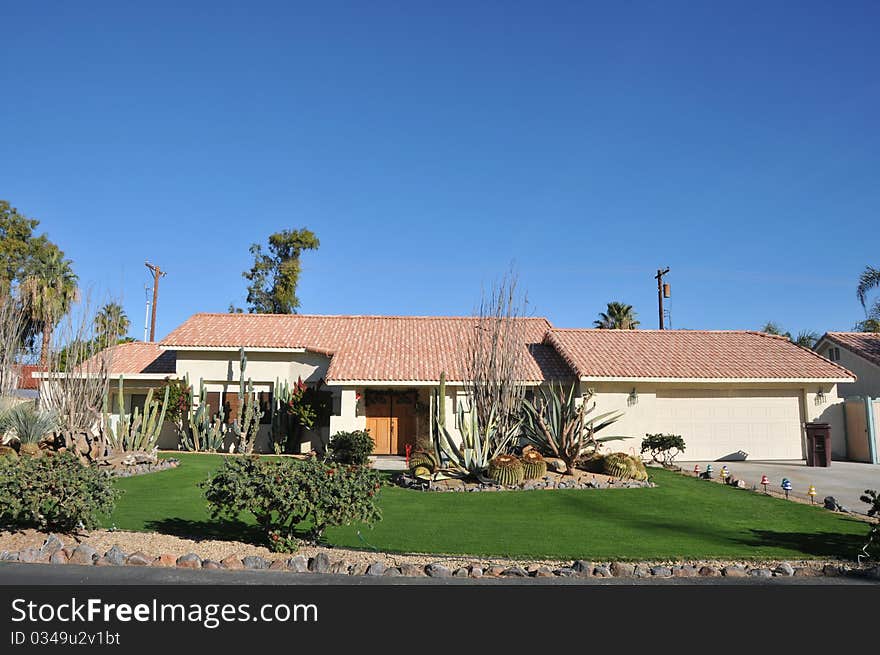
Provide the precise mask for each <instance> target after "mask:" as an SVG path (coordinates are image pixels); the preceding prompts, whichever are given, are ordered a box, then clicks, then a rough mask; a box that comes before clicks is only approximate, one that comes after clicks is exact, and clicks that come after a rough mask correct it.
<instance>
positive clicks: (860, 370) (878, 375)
mask: <svg viewBox="0 0 880 655" xmlns="http://www.w3.org/2000/svg"><path fill="white" fill-rule="evenodd" d="M815 350H816V352H818V353H819V354H820V355H822V356H823V357H825V358H827V359H829V360H831V361H833V362H836V363H838V364H840V365H841V366H845V367H846V368H847V369H849V370H850V371H852V372H853V373H854V374H855V375H856V380H855V381H854V382H849V383H841V384H840V385H839V387H838V395H839V396H840V397H841V398H843V399H844V404H843V407H844V416H845V423H844V440H845V442H846V455H847V458H848V459H852V460H854V461H858V462H871V463H873V464H878V463H880V334H877V333H875V332H826V333H825V334H824V335H822V338H820V339H819V341H818V342H817V343H816V346H815Z"/></svg>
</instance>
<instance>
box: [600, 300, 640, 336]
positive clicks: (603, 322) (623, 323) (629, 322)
mask: <svg viewBox="0 0 880 655" xmlns="http://www.w3.org/2000/svg"><path fill="white" fill-rule="evenodd" d="M593 325H595V326H596V327H597V328H600V329H603V330H635V329H636V328H637V327H639V322H638V321H637V320H636V313H635V312H634V311H633V308H632V305H627V304H625V303H622V302H610V303H608V306H607V307H606V309H605V311H604V312H600V313H599V319H598V320H597V321H594V322H593Z"/></svg>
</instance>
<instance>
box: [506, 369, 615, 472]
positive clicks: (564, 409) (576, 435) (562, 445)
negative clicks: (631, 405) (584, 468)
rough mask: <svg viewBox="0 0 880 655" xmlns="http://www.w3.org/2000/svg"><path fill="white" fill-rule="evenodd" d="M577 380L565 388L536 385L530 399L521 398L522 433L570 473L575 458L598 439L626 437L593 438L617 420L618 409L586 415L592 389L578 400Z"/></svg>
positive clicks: (589, 411)
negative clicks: (564, 465)
mask: <svg viewBox="0 0 880 655" xmlns="http://www.w3.org/2000/svg"><path fill="white" fill-rule="evenodd" d="M576 390H577V384H573V385H571V387H570V388H568V389H566V388H565V387H564V386H563V385H562V384H561V383H560V384H553V383H551V384H550V386H549V388H543V387H542V388H540V389H538V391H537V394H536V396H535V399H534V401H529V400H527V399H526V400H524V401H523V413H522V414H523V416H522V434H523V436H524V437H525V438H526V440H528V441H529V442H530V443H531V444H532V445H534V446H535V448H537V449H538V451H539V452H540V453H541V454H542V455H545V456H547V457H558V458H559V459H561V460H562V461H563V462H565V464H566V469H567V471H568V473H569V474H571V473H573V469H574V465H575V463H576V462H577V460H578V459H579V458H580V457H582V456H583V455H586V454H588V453H590V452H593V451H595V450H596V448H597V447H598V445H599V444H600V443H603V442H606V441H614V440H619V439H625V438H626V437H620V436H614V437H602V438H596V433H597V432H599V431H601V430H604V429H605V428H607V427H608V426H609V425H611V424H613V423H615V422H616V421H618V420H619V419H620V418H621V417H622V416H623V412H622V411H614V412H605V413H604V414H599V415H596V416H590V415H591V414H592V412H593V411H594V410H595V409H596V403H594V402H593V403H591V402H590V400H591V399H592V397H593V392H592V391H587V392H586V393H585V394H584V397H583V399H582V400H581V402H578V395H577V392H576Z"/></svg>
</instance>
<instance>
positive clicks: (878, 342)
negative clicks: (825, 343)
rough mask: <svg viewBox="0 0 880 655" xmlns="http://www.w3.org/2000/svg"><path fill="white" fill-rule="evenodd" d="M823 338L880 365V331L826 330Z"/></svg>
mask: <svg viewBox="0 0 880 655" xmlns="http://www.w3.org/2000/svg"><path fill="white" fill-rule="evenodd" d="M822 339H828V340H829V341H833V342H834V343H836V344H838V345H840V346H843V347H844V348H846V349H847V350H849V351H851V352H853V353H855V354H856V355H858V356H859V357H861V358H863V359H866V360H868V361H869V362H871V363H872V364H875V365H877V366H880V333H877V332H826V333H825V336H823V337H822ZM822 339H819V341H822Z"/></svg>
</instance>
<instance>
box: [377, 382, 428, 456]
mask: <svg viewBox="0 0 880 655" xmlns="http://www.w3.org/2000/svg"><path fill="white" fill-rule="evenodd" d="M416 399H417V398H416V392H414V391H404V392H401V391H367V392H366V394H365V395H364V406H365V411H366V419H367V430H368V431H369V433H370V436H371V437H373V441H374V442H375V443H376V448H375V450H374V451H373V452H374V453H375V454H376V455H405V454H406V445H407V444H415V441H416V413H415V409H416V404H415V401H416Z"/></svg>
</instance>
